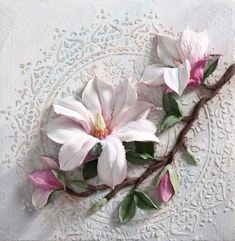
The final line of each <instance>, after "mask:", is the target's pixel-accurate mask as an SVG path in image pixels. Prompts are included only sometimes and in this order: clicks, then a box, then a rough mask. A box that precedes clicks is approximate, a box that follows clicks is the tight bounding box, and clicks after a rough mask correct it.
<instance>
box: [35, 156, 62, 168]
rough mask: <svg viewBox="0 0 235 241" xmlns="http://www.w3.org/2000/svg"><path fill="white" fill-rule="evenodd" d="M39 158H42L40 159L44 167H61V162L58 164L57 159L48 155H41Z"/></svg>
mask: <svg viewBox="0 0 235 241" xmlns="http://www.w3.org/2000/svg"><path fill="white" fill-rule="evenodd" d="M39 158H40V159H39V161H40V164H41V168H42V169H58V168H59V164H58V161H57V160H55V159H53V158H50V157H47V156H40V157H39Z"/></svg>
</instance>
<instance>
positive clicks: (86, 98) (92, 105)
mask: <svg viewBox="0 0 235 241" xmlns="http://www.w3.org/2000/svg"><path fill="white" fill-rule="evenodd" d="M82 103H83V104H84V105H85V106H86V107H87V109H88V110H90V112H91V113H92V114H93V116H94V117H95V116H96V114H97V113H99V114H101V113H102V110H101V105H100V99H99V93H98V89H97V78H96V77H94V78H93V79H91V80H89V82H88V83H87V85H86V87H85V89H84V91H83V93H82Z"/></svg>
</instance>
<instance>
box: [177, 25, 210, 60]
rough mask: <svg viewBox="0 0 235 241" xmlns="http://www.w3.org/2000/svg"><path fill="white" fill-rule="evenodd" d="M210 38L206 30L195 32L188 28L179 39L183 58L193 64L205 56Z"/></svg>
mask: <svg viewBox="0 0 235 241" xmlns="http://www.w3.org/2000/svg"><path fill="white" fill-rule="evenodd" d="M208 43H209V39H208V36H207V33H206V31H203V32H195V31H192V30H190V29H189V28H186V29H185V30H184V32H183V33H182V36H181V38H180V40H179V48H180V50H181V51H180V52H181V55H183V56H182V57H183V59H189V61H190V63H191V64H193V63H195V62H197V61H198V60H201V59H203V58H204V57H205V54H206V51H207V49H208Z"/></svg>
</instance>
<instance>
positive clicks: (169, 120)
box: [160, 115, 182, 132]
mask: <svg viewBox="0 0 235 241" xmlns="http://www.w3.org/2000/svg"><path fill="white" fill-rule="evenodd" d="M181 119H182V117H176V116H174V115H168V116H165V118H164V120H163V122H162V124H161V126H160V132H162V131H164V130H166V129H168V128H170V127H172V126H173V125H175V124H177V123H179V122H180V121H181Z"/></svg>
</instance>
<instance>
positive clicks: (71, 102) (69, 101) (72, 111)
mask: <svg viewBox="0 0 235 241" xmlns="http://www.w3.org/2000/svg"><path fill="white" fill-rule="evenodd" d="M53 107H54V111H55V112H56V113H57V114H59V115H63V116H65V117H68V118H69V119H72V120H74V121H77V122H78V123H80V124H81V125H82V126H83V128H84V130H86V132H88V133H89V132H90V131H91V125H92V123H91V113H90V112H89V111H88V110H87V108H86V107H85V106H84V105H83V104H82V103H81V102H79V101H78V100H76V99H75V98H74V97H73V96H69V97H66V98H64V99H63V100H62V101H60V102H59V103H57V104H54V105H53Z"/></svg>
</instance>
